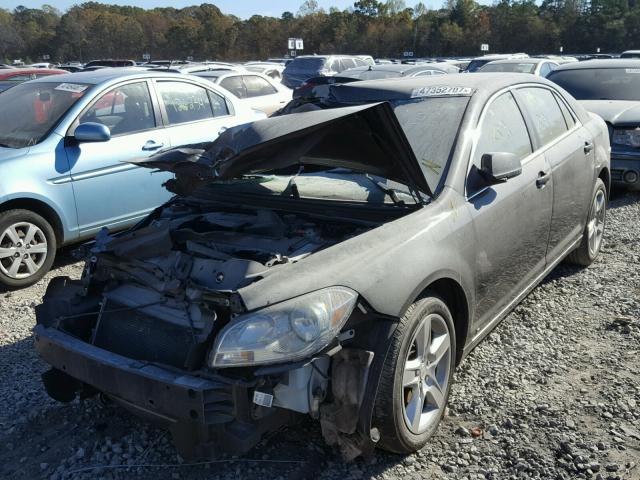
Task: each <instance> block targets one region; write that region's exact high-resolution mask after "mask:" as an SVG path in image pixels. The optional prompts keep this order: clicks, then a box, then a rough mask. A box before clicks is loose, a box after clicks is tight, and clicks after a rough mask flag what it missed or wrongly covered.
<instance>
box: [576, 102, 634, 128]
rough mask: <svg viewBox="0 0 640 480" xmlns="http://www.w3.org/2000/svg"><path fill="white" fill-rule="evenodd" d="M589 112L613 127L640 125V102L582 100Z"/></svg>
mask: <svg viewBox="0 0 640 480" xmlns="http://www.w3.org/2000/svg"><path fill="white" fill-rule="evenodd" d="M580 104H581V105H582V106H583V107H584V108H585V109H586V110H588V111H589V112H593V113H595V114H596V115H598V116H600V117H601V118H602V119H603V120H604V121H605V122H607V123H610V124H611V125H633V126H637V125H640V102H637V101H631V100H580Z"/></svg>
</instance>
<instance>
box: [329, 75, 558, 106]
mask: <svg viewBox="0 0 640 480" xmlns="http://www.w3.org/2000/svg"><path fill="white" fill-rule="evenodd" d="M521 83H529V84H531V83H539V84H542V85H554V84H552V83H551V82H549V81H547V80H546V79H544V78H542V77H537V76H534V75H531V74H527V73H474V74H473V75H471V74H467V73H452V74H450V75H437V76H427V77H408V78H407V77H404V78H391V79H386V80H364V81H361V82H352V83H345V84H340V85H339V84H335V85H332V86H331V95H332V96H333V98H334V99H335V100H336V101H338V102H345V103H349V102H356V103H359V102H377V101H385V100H404V99H407V100H409V99H412V98H416V97H420V96H422V95H421V94H420V93H418V94H416V89H421V88H425V87H462V88H472V89H474V96H475V95H480V96H484V97H489V96H491V95H493V94H494V93H496V92H498V91H500V90H502V89H504V88H507V87H510V86H513V85H517V84H521ZM436 96H437V95H436Z"/></svg>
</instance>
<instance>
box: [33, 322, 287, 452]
mask: <svg viewBox="0 0 640 480" xmlns="http://www.w3.org/2000/svg"><path fill="white" fill-rule="evenodd" d="M34 332H35V346H36V350H37V352H38V353H39V354H40V356H41V357H42V358H43V359H44V360H45V361H46V362H47V363H49V364H50V365H51V366H52V367H53V368H54V370H51V371H49V372H47V373H46V374H45V375H44V376H43V380H44V383H45V386H46V388H47V391H48V392H49V393H50V394H51V395H52V396H53V397H54V398H56V396H57V398H58V399H66V400H71V399H72V398H73V396H71V397H68V396H66V395H68V393H69V390H70V389H71V390H73V391H74V392H78V393H81V392H83V391H84V392H86V391H87V390H89V393H92V392H91V390H92V389H93V393H95V391H96V390H97V391H100V392H102V393H104V394H106V395H107V396H108V397H110V398H112V399H113V400H115V401H116V402H117V403H120V404H121V405H123V406H124V407H125V408H128V409H129V410H131V411H133V412H134V413H136V414H137V415H140V416H142V417H145V418H147V419H149V420H152V421H155V422H157V423H159V424H161V425H162V426H163V427H165V428H168V429H169V430H170V431H171V433H172V435H173V439H174V442H175V444H176V448H177V449H178V451H179V452H180V453H181V454H182V455H183V456H185V457H187V458H193V457H210V456H212V454H213V453H214V452H216V451H224V452H228V453H244V452H246V451H247V450H249V449H250V448H251V447H252V446H253V445H255V444H256V443H257V442H258V441H259V440H260V438H261V436H262V435H263V434H264V433H265V432H267V431H271V430H274V429H277V428H279V427H280V426H282V425H284V424H286V423H289V422H290V421H291V420H293V418H292V417H293V415H294V412H291V411H289V410H284V409H275V408H274V409H260V412H259V415H256V412H255V409H256V407H257V406H255V405H253V404H252V402H251V400H250V390H252V389H253V385H252V384H250V383H249V384H248V383H245V382H242V381H239V380H232V379H227V378H224V377H217V376H212V377H211V378H202V377H198V376H194V375H189V374H186V373H185V372H181V371H173V370H170V369H166V368H162V367H159V366H156V365H153V364H149V363H148V362H142V361H138V360H133V359H130V358H126V357H123V356H121V355H117V354H115V353H112V352H108V351H106V350H103V349H101V348H98V347H95V346H93V345H90V344H87V343H85V342H83V341H81V340H79V339H76V338H74V337H73V336H71V335H68V334H66V333H64V332H61V331H59V330H56V329H55V328H51V327H45V326H44V325H37V326H36V327H35V330H34ZM65 396H66V397H65ZM258 408H259V407H258Z"/></svg>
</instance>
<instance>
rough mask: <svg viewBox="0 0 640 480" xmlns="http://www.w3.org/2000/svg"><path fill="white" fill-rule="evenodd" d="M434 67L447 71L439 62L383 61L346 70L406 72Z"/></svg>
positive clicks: (432, 68)
mask: <svg viewBox="0 0 640 480" xmlns="http://www.w3.org/2000/svg"><path fill="white" fill-rule="evenodd" d="M434 69H435V70H441V71H443V72H444V71H445V70H444V69H443V68H442V67H441V66H439V65H438V64H437V63H417V64H413V63H411V64H409V63H383V64H376V65H366V66H362V67H353V68H349V69H348V70H345V72H347V71H358V72H365V71H367V70H371V71H381V72H398V73H406V72H410V71H413V70H416V71H420V70H434Z"/></svg>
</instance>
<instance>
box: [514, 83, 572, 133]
mask: <svg viewBox="0 0 640 480" xmlns="http://www.w3.org/2000/svg"><path fill="white" fill-rule="evenodd" d="M518 97H519V98H521V99H522V103H523V106H524V108H525V109H526V110H527V112H528V113H529V116H530V117H531V120H532V121H533V126H534V128H535V129H536V131H537V133H538V137H539V138H540V141H541V144H542V145H546V144H548V143H550V142H552V141H553V140H555V139H556V138H558V137H559V136H560V135H562V134H563V133H565V132H566V131H567V124H566V123H565V120H564V116H563V115H562V111H561V110H560V106H559V105H558V102H557V101H556V99H555V97H554V95H553V93H552V92H551V91H550V90H547V89H546V88H538V87H526V88H520V89H518Z"/></svg>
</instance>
